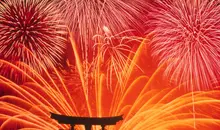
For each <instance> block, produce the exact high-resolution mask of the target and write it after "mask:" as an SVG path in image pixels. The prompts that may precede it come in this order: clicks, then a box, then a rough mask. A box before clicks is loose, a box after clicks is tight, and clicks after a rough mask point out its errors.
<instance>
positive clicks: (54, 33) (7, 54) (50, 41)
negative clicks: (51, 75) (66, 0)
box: [0, 0, 66, 75]
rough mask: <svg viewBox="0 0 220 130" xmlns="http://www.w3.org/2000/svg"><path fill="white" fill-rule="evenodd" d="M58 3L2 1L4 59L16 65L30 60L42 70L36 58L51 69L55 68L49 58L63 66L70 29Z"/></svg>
mask: <svg viewBox="0 0 220 130" xmlns="http://www.w3.org/2000/svg"><path fill="white" fill-rule="evenodd" d="M54 5H55V4H54V3H53V2H51V1H48V0H4V1H1V2H0V21H1V22H0V37H1V38H0V58H1V59H5V60H7V61H10V62H13V63H15V64H19V63H21V62H22V63H26V64H28V65H29V66H31V67H32V68H34V69H35V70H37V71H39V72H40V67H39V65H38V64H39V63H38V62H37V61H36V59H38V60H39V61H40V62H41V63H42V64H43V65H44V66H45V67H47V68H50V67H51V65H50V64H48V62H47V60H50V61H51V62H52V64H53V65H55V66H60V65H61V62H62V61H63V54H64V50H65V46H66V45H65V37H64V36H65V35H66V28H65V26H64V23H63V22H62V20H60V18H61V15H59V11H58V10H57V9H56V8H55V6H54ZM4 70H5V69H4ZM6 70H8V69H6ZM10 71H12V73H13V70H10ZM2 73H3V72H2ZM10 75H13V74H10Z"/></svg>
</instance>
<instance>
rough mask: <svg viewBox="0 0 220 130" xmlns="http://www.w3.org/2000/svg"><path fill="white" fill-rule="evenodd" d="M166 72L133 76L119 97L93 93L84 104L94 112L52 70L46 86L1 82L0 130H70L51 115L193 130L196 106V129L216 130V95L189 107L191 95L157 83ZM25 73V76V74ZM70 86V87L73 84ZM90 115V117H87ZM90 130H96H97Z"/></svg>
mask: <svg viewBox="0 0 220 130" xmlns="http://www.w3.org/2000/svg"><path fill="white" fill-rule="evenodd" d="M137 52H143V46H140V48H138V50H137ZM135 55H136V56H134V58H133V59H132V60H134V62H136V63H137V61H138V58H140V56H141V55H140V53H136V54H135ZM135 57H136V58H135ZM0 62H3V63H5V64H8V65H11V66H13V67H14V68H16V66H14V65H13V64H11V63H9V62H7V61H4V60H1V61H0ZM27 67H28V66H27ZM133 67H134V65H133V64H131V67H129V69H131V71H134V69H132V68H133ZM164 68H166V66H164V65H162V66H160V67H159V68H158V69H157V70H156V71H155V73H154V74H153V75H152V76H151V77H147V76H145V75H142V74H140V75H141V76H137V77H136V78H135V79H134V80H133V81H132V82H131V84H128V85H127V86H126V89H125V90H124V91H123V92H122V91H121V87H120V84H118V86H117V87H116V88H115V89H114V92H113V93H111V94H109V93H108V91H106V90H105V89H104V88H105V86H104V84H102V85H101V86H97V88H93V89H94V91H95V92H96V93H97V94H94V95H91V96H90V97H89V98H88V99H89V103H90V105H91V106H92V108H89V107H87V105H86V104H87V103H86V99H85V98H84V96H83V95H85V93H84V91H83V88H82V87H81V88H80V87H79V88H77V89H78V90H76V87H73V86H66V85H65V84H66V83H68V84H69V82H70V80H68V76H66V75H65V76H64V77H63V76H62V75H60V74H59V73H58V72H57V71H56V68H54V71H55V74H56V75H55V77H56V78H55V77H54V78H51V76H50V73H46V74H47V76H48V79H50V80H47V79H45V78H43V77H42V76H40V75H39V74H38V73H34V74H36V76H35V77H36V78H32V77H31V76H27V77H28V78H30V80H31V82H27V83H25V84H23V85H20V86H19V85H17V84H15V83H13V82H11V81H10V80H9V79H7V78H5V77H3V76H0V85H1V87H0V89H1V90H4V92H5V94H3V95H2V96H1V97H0V129H11V130H13V129H47V130H54V129H68V128H69V126H67V125H60V124H58V123H57V122H56V121H55V120H52V119H50V118H49V117H50V114H49V112H54V113H57V114H65V115H71V116H79V115H80V116H88V115H89V116H114V115H120V114H124V120H123V121H122V122H120V123H119V124H117V126H116V127H112V126H109V127H108V129H109V130H142V129H143V130H146V129H149V130H158V129H163V130H164V129H169V130H170V129H171V130H172V129H189V130H191V129H194V128H193V123H194V118H193V116H192V115H193V113H192V112H191V108H192V105H196V106H197V109H198V111H197V113H196V115H197V116H196V117H197V118H196V123H197V129H202V130H205V129H212V130H218V129H219V128H220V125H219V124H220V120H219V118H220V117H219V114H218V113H219V107H220V100H219V96H220V91H219V90H213V91H207V92H195V101H194V104H193V103H192V100H191V93H185V92H184V91H183V90H181V89H180V88H181V87H180V88H179V87H172V86H170V87H168V86H167V85H168V83H167V82H166V81H163V80H160V79H162V78H160V77H162V76H161V75H162V73H163V70H164ZM29 69H31V68H29ZM125 69H127V68H125ZM44 70H45V71H47V70H46V69H44ZM20 71H22V70H20ZM30 71H34V70H30ZM23 73H24V74H27V75H28V73H26V72H25V71H23ZM80 74H81V73H79V75H80ZM126 74H127V73H126ZM126 74H125V75H126ZM102 75H103V74H100V75H99V79H100V80H102V77H103V76H102ZM104 75H106V73H104ZM104 77H105V76H104ZM131 77H132V76H131ZM65 78H67V82H65V80H64V79H65ZM69 78H71V76H70V77H69ZM38 79H40V80H38ZM77 80H78V79H77ZM102 81H104V80H102ZM72 82H73V84H74V82H75V81H72ZM125 82H126V81H125ZM125 84H126V83H125ZM137 86H138V87H137ZM165 87H166V88H165ZM161 88H162V89H161ZM70 95H71V96H70ZM80 95H81V96H80ZM109 102H111V103H109ZM88 109H91V110H88ZM100 110H101V111H100ZM210 110H211V111H210ZM89 111H91V112H92V114H91V115H90V114H89ZM76 128H77V129H79V130H84V128H83V127H81V126H76ZM93 129H94V130H98V129H100V128H99V127H98V126H97V127H93Z"/></svg>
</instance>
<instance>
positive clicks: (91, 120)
mask: <svg viewBox="0 0 220 130" xmlns="http://www.w3.org/2000/svg"><path fill="white" fill-rule="evenodd" d="M51 118H52V119H55V120H57V121H58V123H60V124H70V125H71V128H70V129H71V130H74V127H75V125H84V126H85V129H86V130H91V128H92V125H100V126H101V127H102V130H105V126H106V125H116V123H117V122H118V121H120V120H123V117H122V115H121V116H113V117H76V116H66V115H60V114H55V113H51Z"/></svg>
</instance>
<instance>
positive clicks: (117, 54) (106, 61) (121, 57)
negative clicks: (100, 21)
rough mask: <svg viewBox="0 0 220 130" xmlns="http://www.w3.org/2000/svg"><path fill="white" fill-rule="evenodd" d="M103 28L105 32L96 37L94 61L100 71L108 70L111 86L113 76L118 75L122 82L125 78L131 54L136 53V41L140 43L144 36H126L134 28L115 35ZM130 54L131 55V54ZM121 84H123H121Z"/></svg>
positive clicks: (93, 63)
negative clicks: (134, 47) (134, 46)
mask: <svg viewBox="0 0 220 130" xmlns="http://www.w3.org/2000/svg"><path fill="white" fill-rule="evenodd" d="M103 30H104V32H105V34H104V35H95V36H94V37H93V39H94V42H95V44H94V48H95V49H96V50H97V54H96V56H95V58H94V60H93V62H92V65H93V66H94V67H99V65H100V68H101V70H100V71H106V72H104V73H107V78H106V79H107V80H109V81H108V82H107V84H109V86H114V85H112V84H111V83H112V82H111V81H112V77H114V76H116V77H117V81H119V83H122V82H123V80H124V79H125V77H123V76H124V73H126V72H123V70H125V71H126V70H128V68H127V69H125V68H126V67H128V66H126V65H127V64H134V63H131V61H132V60H131V59H130V58H131V54H134V53H135V52H134V49H133V48H132V47H133V45H134V44H135V42H138V43H140V42H141V41H142V40H143V38H141V37H137V36H126V33H127V32H131V31H132V30H127V31H123V32H121V33H118V34H116V35H113V34H112V33H111V31H110V30H109V29H108V28H107V27H106V26H104V27H103ZM129 54H130V55H129ZM121 86H123V85H122V84H121Z"/></svg>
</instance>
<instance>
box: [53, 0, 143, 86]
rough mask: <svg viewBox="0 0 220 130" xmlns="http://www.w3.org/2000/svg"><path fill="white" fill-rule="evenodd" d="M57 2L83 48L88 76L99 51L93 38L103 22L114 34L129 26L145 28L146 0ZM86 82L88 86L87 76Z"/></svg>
mask: <svg viewBox="0 0 220 130" xmlns="http://www.w3.org/2000/svg"><path fill="white" fill-rule="evenodd" d="M58 4H59V5H58V6H57V7H59V8H60V9H62V11H61V12H62V13H63V16H64V17H65V21H66V24H67V25H68V27H69V28H70V30H71V31H72V32H73V33H74V36H75V37H74V39H75V40H76V43H77V47H78V48H79V49H80V51H81V52H82V53H81V54H80V57H81V58H82V59H83V61H84V62H85V72H87V73H85V75H87V77H86V79H88V78H89V75H90V74H89V69H90V66H89V64H90V62H91V61H93V58H94V56H95V55H96V54H95V53H96V52H95V50H93V46H94V43H93V40H92V38H93V36H94V35H97V34H103V33H104V31H103V29H102V28H103V26H108V28H109V30H110V32H111V33H112V34H117V33H119V32H122V31H124V30H128V29H135V30H136V33H139V34H140V32H143V31H141V30H143V29H142V25H143V23H144V15H143V14H144V12H145V8H144V4H145V1H144V0H127V1H122V0H61V1H60V2H58ZM85 84H86V85H87V86H88V84H89V83H88V81H87V80H85Z"/></svg>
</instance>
